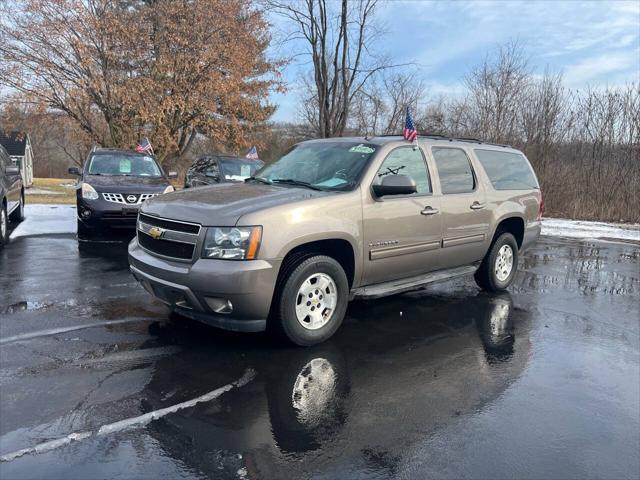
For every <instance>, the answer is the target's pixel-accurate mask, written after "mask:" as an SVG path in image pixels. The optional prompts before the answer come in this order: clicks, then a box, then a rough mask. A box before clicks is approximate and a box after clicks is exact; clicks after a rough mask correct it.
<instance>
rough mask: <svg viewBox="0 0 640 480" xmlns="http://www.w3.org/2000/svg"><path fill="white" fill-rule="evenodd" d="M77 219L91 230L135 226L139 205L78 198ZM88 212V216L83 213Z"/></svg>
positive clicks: (127, 228) (129, 228)
mask: <svg viewBox="0 0 640 480" xmlns="http://www.w3.org/2000/svg"><path fill="white" fill-rule="evenodd" d="M77 205H78V220H79V221H80V222H81V223H82V224H83V225H84V226H85V227H87V228H89V229H92V230H110V229H126V230H133V229H135V227H136V220H137V218H138V209H139V208H140V206H139V205H122V204H118V203H113V202H107V201H106V200H103V199H102V198H98V199H97V200H84V199H81V198H78V200H77ZM85 212H88V216H85V215H83V213H85Z"/></svg>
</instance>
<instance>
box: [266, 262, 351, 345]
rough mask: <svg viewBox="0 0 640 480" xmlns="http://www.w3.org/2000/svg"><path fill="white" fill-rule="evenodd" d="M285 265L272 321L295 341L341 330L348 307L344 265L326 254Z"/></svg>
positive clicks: (304, 342) (317, 338) (315, 340)
mask: <svg viewBox="0 0 640 480" xmlns="http://www.w3.org/2000/svg"><path fill="white" fill-rule="evenodd" d="M284 268H285V270H284V273H283V277H282V281H281V287H280V289H279V292H278V297H277V300H276V303H275V312H274V315H273V316H272V321H273V322H275V324H276V325H275V326H276V327H277V329H278V330H279V331H280V333H281V334H283V335H284V337H286V338H287V339H288V340H289V341H290V342H292V343H295V344H296V345H299V346H305V347H306V346H310V345H315V344H318V343H322V342H324V341H325V340H327V339H329V338H330V337H331V336H332V335H333V334H334V333H335V332H336V330H338V328H339V327H340V325H341V324H342V320H343V319H344V315H345V313H346V311H347V303H348V296H349V282H348V281H347V275H346V274H345V272H344V269H343V268H342V266H341V265H340V264H339V263H338V262H337V261H336V260H334V259H333V258H331V257H327V256H325V255H314V256H311V257H307V258H305V259H303V260H302V261H300V262H299V263H298V264H293V265H290V266H285V267H284Z"/></svg>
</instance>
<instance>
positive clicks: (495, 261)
mask: <svg viewBox="0 0 640 480" xmlns="http://www.w3.org/2000/svg"><path fill="white" fill-rule="evenodd" d="M517 269H518V243H517V242H516V239H515V237H514V236H513V235H512V234H510V233H507V232H505V233H502V234H500V235H499V236H498V238H496V239H495V241H494V242H493V244H492V245H491V248H490V249H489V251H488V252H487V254H486V255H485V257H484V259H483V260H482V263H481V264H480V268H478V270H477V271H476V273H475V275H474V278H475V280H476V284H477V285H478V286H479V287H480V288H481V289H482V290H486V291H488V292H500V291H502V290H506V289H507V287H508V286H509V285H511V283H512V282H513V279H514V278H515V276H516V271H517Z"/></svg>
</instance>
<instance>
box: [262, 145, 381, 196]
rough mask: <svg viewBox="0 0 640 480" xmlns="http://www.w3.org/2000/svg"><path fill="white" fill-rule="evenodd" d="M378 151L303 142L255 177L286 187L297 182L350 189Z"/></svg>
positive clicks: (366, 148) (356, 146) (371, 146)
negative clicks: (285, 185)
mask: <svg viewBox="0 0 640 480" xmlns="http://www.w3.org/2000/svg"><path fill="white" fill-rule="evenodd" d="M377 148H378V146H377V145H372V144H368V143H358V142H344V141H339V142H331V141H323V142H313V143H301V144H299V145H296V146H294V147H293V148H292V149H291V150H290V151H289V152H288V153H287V154H285V155H284V156H283V157H281V158H280V159H279V160H277V161H276V162H274V163H272V164H271V165H268V166H266V167H265V168H263V169H262V170H261V171H260V172H258V173H257V174H256V177H257V178H258V180H260V179H262V180H266V181H269V182H274V183H280V184H283V185H284V184H292V185H293V184H295V183H296V182H297V183H299V184H308V185H311V186H313V187H317V188H321V189H327V190H351V189H352V188H353V187H354V186H355V185H356V184H357V182H358V179H359V177H360V174H361V173H362V171H363V169H364V167H365V165H366V164H367V162H368V161H369V158H371V155H373V153H374V152H375V151H376V149H377ZM279 180H280V181H281V182H278V181H279Z"/></svg>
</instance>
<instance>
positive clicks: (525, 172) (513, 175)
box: [474, 149, 538, 190]
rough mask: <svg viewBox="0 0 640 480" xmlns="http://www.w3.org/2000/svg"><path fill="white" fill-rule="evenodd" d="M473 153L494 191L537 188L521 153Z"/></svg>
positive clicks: (492, 151)
mask: <svg viewBox="0 0 640 480" xmlns="http://www.w3.org/2000/svg"><path fill="white" fill-rule="evenodd" d="M474 153H475V154H476V157H478V160H480V164H481V165H482V168H484V171H485V172H487V176H488V177H489V180H491V185H493V188H495V189H496V190H522V189H531V188H538V182H537V181H536V177H535V176H534V175H533V171H532V170H531V167H530V166H529V162H528V161H527V159H526V158H525V157H524V155H522V154H521V153H513V152H500V151H497V150H480V149H475V150H474Z"/></svg>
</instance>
